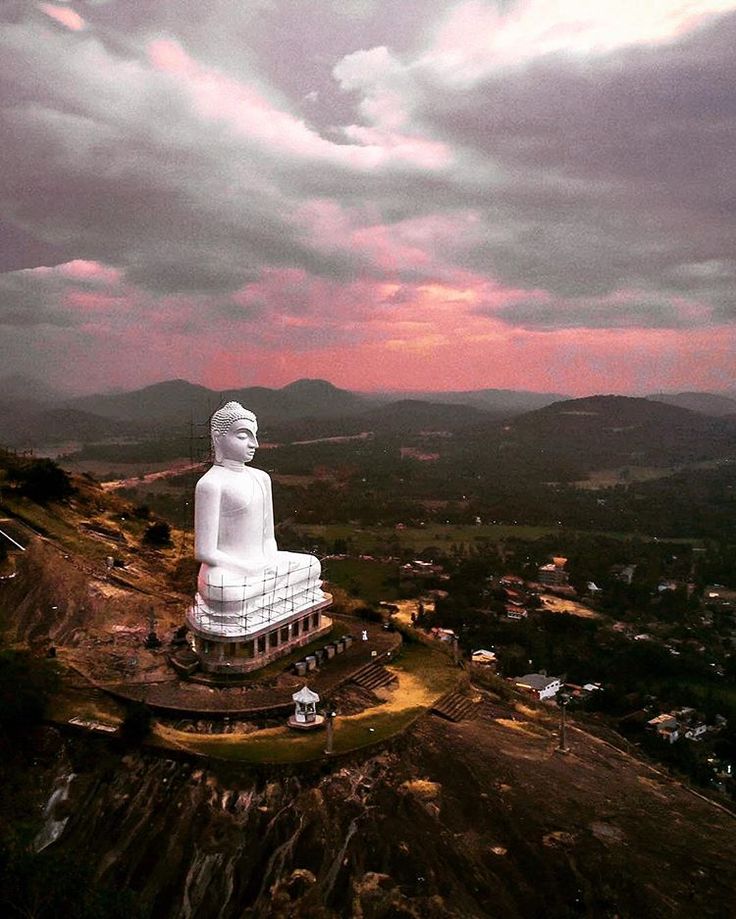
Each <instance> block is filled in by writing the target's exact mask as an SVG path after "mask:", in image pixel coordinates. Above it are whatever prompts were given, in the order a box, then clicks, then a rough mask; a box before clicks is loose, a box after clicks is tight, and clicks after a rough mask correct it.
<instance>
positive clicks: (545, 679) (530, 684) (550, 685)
mask: <svg viewBox="0 0 736 919" xmlns="http://www.w3.org/2000/svg"><path fill="white" fill-rule="evenodd" d="M513 682H514V685H515V686H516V687H517V689H523V690H524V691H525V692H529V693H531V694H532V695H534V696H536V698H537V699H539V701H540V702H543V701H544V700H545V699H553V698H554V697H555V696H556V695H557V693H558V692H559V691H560V688H561V686H562V681H561V680H560V677H556V676H547V675H546V674H544V673H526V674H524V676H519V677H516V678H515V679H514V681H513Z"/></svg>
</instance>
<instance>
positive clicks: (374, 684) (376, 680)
mask: <svg viewBox="0 0 736 919" xmlns="http://www.w3.org/2000/svg"><path fill="white" fill-rule="evenodd" d="M395 680H396V677H395V676H394V675H393V674H392V673H389V672H388V670H386V668H385V667H382V666H381V665H380V664H366V665H365V667H361V668H360V670H358V671H357V673H356V674H355V676H354V677H353V683H357V684H358V686H362V688H363V689H370V690H371V691H372V690H374V689H380V688H381V687H382V686H388V685H389V683H393V682H395Z"/></svg>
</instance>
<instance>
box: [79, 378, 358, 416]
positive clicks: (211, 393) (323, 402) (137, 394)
mask: <svg viewBox="0 0 736 919" xmlns="http://www.w3.org/2000/svg"><path fill="white" fill-rule="evenodd" d="M231 400H235V401H237V402H241V403H242V404H243V405H245V406H246V408H249V409H250V410H251V411H253V412H255V413H256V414H257V415H259V414H263V415H264V416H266V417H265V419H264V420H267V421H268V422H269V423H276V422H279V421H285V420H289V419H293V418H303V417H314V418H322V417H326V416H335V415H343V414H350V413H352V412H355V411H360V410H361V409H363V408H365V407H366V405H367V404H368V403H367V402H366V400H364V399H362V398H361V397H360V396H356V395H354V394H353V393H350V392H348V391H347V390H344V389H338V388H337V387H336V386H333V385H332V384H331V383H328V382H326V381H325V380H298V381H296V382H295V383H290V384H289V385H288V386H285V387H283V388H282V389H268V388H267V387H263V386H253V387H248V388H244V389H228V390H223V391H221V392H218V391H215V390H212V389H207V387H205V386H198V385H196V384H194V383H188V382H187V381H186V380H168V381H166V382H164V383H154V384H153V385H152V386H146V387H145V388H143V389H138V390H134V391H133V392H126V393H115V394H112V395H94V396H84V397H81V398H78V399H74V400H72V401H71V402H70V403H69V405H70V406H71V407H74V408H77V409H81V410H83V411H89V412H93V413H94V414H97V415H102V416H104V417H107V418H120V419H125V420H131V421H138V422H142V423H151V424H159V425H160V424H161V423H165V424H169V425H172V426H182V425H184V424H187V423H189V420H190V418H191V419H192V420H194V421H195V422H198V423H203V422H205V421H207V419H208V418H209V417H210V415H211V414H212V412H214V411H215V410H216V409H218V408H219V407H220V406H221V405H222V404H223V403H224V402H229V401H231Z"/></svg>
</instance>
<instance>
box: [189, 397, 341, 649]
mask: <svg viewBox="0 0 736 919" xmlns="http://www.w3.org/2000/svg"><path fill="white" fill-rule="evenodd" d="M257 431H258V424H257V422H256V416H255V415H254V414H253V413H252V412H249V411H248V410H247V409H245V408H243V406H242V405H240V404H239V403H237V402H228V403H227V405H224V406H223V407H222V408H221V409H219V411H217V412H215V414H214V415H213V416H212V421H211V432H212V446H213V450H214V454H215V462H214V465H213V466H212V468H211V469H210V470H209V471H208V472H206V473H205V474H204V475H203V476H202V478H201V479H200V480H199V482H198V483H197V488H196V491H195V499H194V508H195V510H194V555H195V558H196V559H197V561H199V562H201V566H200V569H199V577H198V579H197V587H198V590H199V592H198V594H197V598H196V602H195V605H194V607H193V608H192V610H191V614H190V615H191V616H192V618H193V624H194V625H196V627H197V628H199V629H200V630H203V631H205V632H208V633H210V634H212V635H213V636H223V637H233V636H236V635H238V636H246V635H248V634H251V633H253V632H256V631H259V630H261V629H262V628H264V627H265V626H267V625H269V624H270V623H274V622H278V621H279V620H282V619H285V618H286V617H288V616H291V615H293V614H295V613H298V612H301V611H305V610H308V609H310V608H311V607H313V606H314V605H315V604H317V603H321V602H323V601H324V600H325V599H327V595H326V594H324V593H323V591H322V581H321V580H320V572H321V566H320V563H319V560H318V559H317V558H315V557H314V556H313V555H303V554H299V553H296V552H281V551H279V549H278V547H277V545H276V539H275V538H274V522H273V499H272V496H271V479H270V477H269V476H268V475H267V473H265V472H262V471H261V470H260V469H252V468H250V467H249V466H247V465H246V464H247V463H250V461H251V460H252V459H253V456H254V454H255V451H256V447H257V446H258V438H257Z"/></svg>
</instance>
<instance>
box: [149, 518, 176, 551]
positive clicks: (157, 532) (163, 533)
mask: <svg viewBox="0 0 736 919" xmlns="http://www.w3.org/2000/svg"><path fill="white" fill-rule="evenodd" d="M143 545H144V546H152V547H154V548H156V549H163V548H166V547H167V546H170V545H171V527H170V526H169V524H168V523H166V522H165V521H163V520H157V521H156V523H152V524H150V526H148V527H146V532H145V533H144V534H143Z"/></svg>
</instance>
